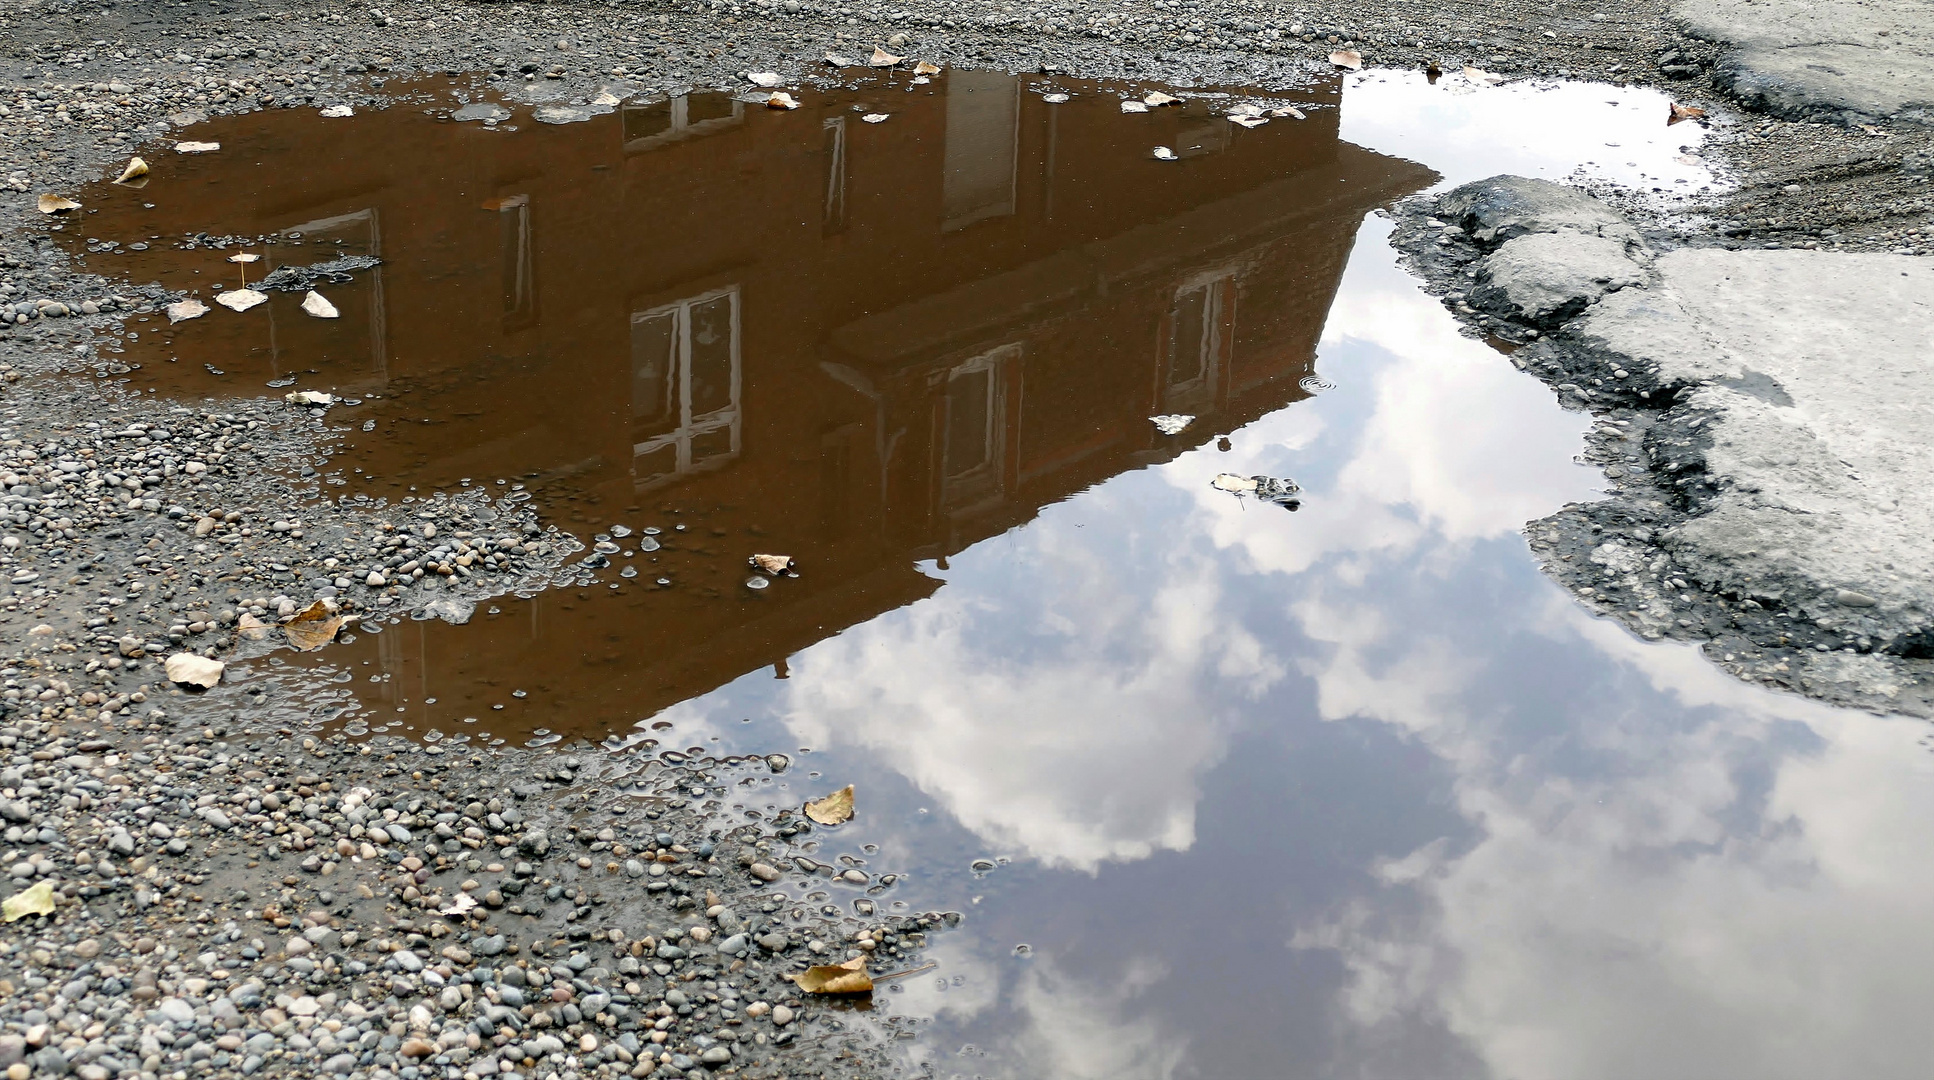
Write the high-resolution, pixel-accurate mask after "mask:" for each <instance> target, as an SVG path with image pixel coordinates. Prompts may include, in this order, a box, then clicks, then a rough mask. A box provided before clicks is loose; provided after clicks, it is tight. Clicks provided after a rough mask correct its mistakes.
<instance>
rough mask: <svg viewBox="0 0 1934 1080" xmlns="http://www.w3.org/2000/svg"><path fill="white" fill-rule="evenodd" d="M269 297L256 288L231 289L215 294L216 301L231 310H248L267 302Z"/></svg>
mask: <svg viewBox="0 0 1934 1080" xmlns="http://www.w3.org/2000/svg"><path fill="white" fill-rule="evenodd" d="M268 299H269V296H268V294H267V293H259V292H256V291H255V290H254V289H230V290H228V291H227V292H219V293H216V294H215V302H216V303H217V304H220V305H221V306H223V307H225V308H227V309H229V310H230V311H247V310H248V309H249V308H252V307H254V306H255V305H257V304H265V303H267V302H268Z"/></svg>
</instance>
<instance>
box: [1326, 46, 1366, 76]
mask: <svg viewBox="0 0 1934 1080" xmlns="http://www.w3.org/2000/svg"><path fill="white" fill-rule="evenodd" d="M1330 63H1332V64H1335V65H1336V66H1337V67H1340V68H1349V69H1350V70H1351V71H1361V70H1363V54H1362V53H1360V52H1358V51H1356V50H1355V49H1338V50H1336V51H1335V52H1333V53H1331V54H1330Z"/></svg>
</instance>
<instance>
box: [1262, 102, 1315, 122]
mask: <svg viewBox="0 0 1934 1080" xmlns="http://www.w3.org/2000/svg"><path fill="white" fill-rule="evenodd" d="M1269 115H1271V116H1273V117H1276V118H1277V119H1279V120H1280V119H1282V118H1283V117H1285V116H1287V117H1289V118H1290V119H1291V120H1307V119H1309V117H1307V116H1304V115H1303V110H1301V109H1299V108H1297V107H1296V106H1294V105H1285V106H1283V107H1282V108H1280V109H1271V110H1269Z"/></svg>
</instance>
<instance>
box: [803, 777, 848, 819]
mask: <svg viewBox="0 0 1934 1080" xmlns="http://www.w3.org/2000/svg"><path fill="white" fill-rule="evenodd" d="M806 816H807V817H809V818H812V819H813V820H814V821H817V822H819V823H820V824H821V825H838V824H839V823H841V822H843V821H846V820H849V819H850V818H852V816H853V785H851V784H848V785H846V786H845V787H843V788H840V789H839V790H838V791H835V792H833V793H832V794H831V795H828V796H826V797H825V798H823V799H820V800H818V801H817V802H809V803H807V804H806Z"/></svg>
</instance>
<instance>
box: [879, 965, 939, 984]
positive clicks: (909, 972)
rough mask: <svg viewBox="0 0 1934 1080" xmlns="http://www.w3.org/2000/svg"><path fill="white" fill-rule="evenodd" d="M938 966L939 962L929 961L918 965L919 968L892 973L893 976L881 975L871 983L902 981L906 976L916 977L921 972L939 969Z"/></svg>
mask: <svg viewBox="0 0 1934 1080" xmlns="http://www.w3.org/2000/svg"><path fill="white" fill-rule="evenodd" d="M939 966H940V961H938V960H929V961H927V962H926V963H924V964H921V965H920V966H919V967H917V968H908V969H906V970H905V971H896V972H894V973H893V974H891V975H881V976H878V977H877V978H875V979H874V980H873V981H874V982H876V983H883V982H892V981H893V980H895V979H904V978H906V977H907V976H908V975H918V974H920V973H921V972H923V971H928V970H931V969H933V968H937V967H939Z"/></svg>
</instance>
